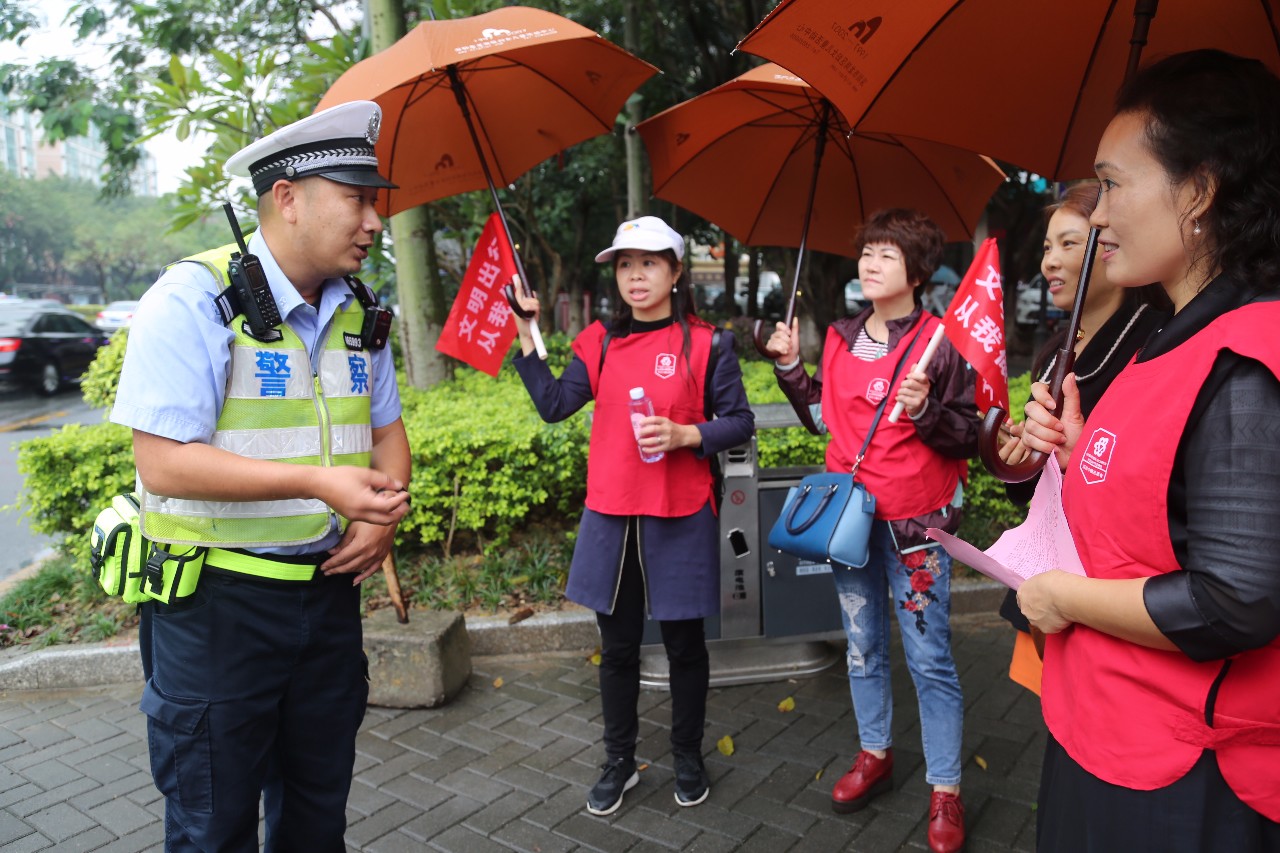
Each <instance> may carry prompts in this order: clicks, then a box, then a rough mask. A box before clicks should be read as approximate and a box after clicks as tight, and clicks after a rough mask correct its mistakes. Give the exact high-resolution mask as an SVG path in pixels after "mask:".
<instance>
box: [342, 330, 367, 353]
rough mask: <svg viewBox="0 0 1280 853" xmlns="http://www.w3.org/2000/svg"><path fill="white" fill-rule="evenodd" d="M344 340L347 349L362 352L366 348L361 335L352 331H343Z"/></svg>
mask: <svg viewBox="0 0 1280 853" xmlns="http://www.w3.org/2000/svg"><path fill="white" fill-rule="evenodd" d="M342 342H343V343H344V344H346V345H347V349H349V350H351V351H352V352H360V351H361V350H362V349H364V342H363V341H361V340H360V336H359V335H354V334H352V333H351V332H343V333H342Z"/></svg>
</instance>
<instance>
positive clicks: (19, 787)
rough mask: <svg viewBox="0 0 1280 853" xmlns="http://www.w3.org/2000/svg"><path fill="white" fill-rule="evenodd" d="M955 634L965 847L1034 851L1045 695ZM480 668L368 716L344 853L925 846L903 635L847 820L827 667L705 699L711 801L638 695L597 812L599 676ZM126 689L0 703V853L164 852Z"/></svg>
mask: <svg viewBox="0 0 1280 853" xmlns="http://www.w3.org/2000/svg"><path fill="white" fill-rule="evenodd" d="M953 630H954V633H955V652H956V659H957V662H958V664H959V666H960V670H961V682H962V687H963V689H964V695H965V707H966V717H965V733H964V762H965V763H964V774H965V775H964V782H963V790H964V797H965V804H966V807H967V811H968V826H969V845H968V847H967V848H966V849H967V850H968V851H970V853H994V851H1002V853H1003V851H1010V850H1012V851H1031V850H1032V849H1033V848H1034V823H1035V821H1034V809H1033V805H1032V804H1033V802H1034V798H1035V790H1036V786H1037V783H1038V779H1039V772H1040V756H1041V752H1042V750H1043V747H1044V725H1043V723H1042V721H1041V719H1040V714H1039V705H1038V702H1037V701H1036V699H1035V697H1034V696H1032V695H1031V694H1029V693H1027V692H1026V691H1024V690H1022V689H1021V688H1019V687H1017V686H1016V685H1014V684H1012V683H1011V682H1010V681H1009V680H1008V679H1007V677H1006V676H1005V671H1006V668H1007V664H1008V655H1009V649H1010V635H1009V632H1008V630H1007V628H1006V626H1005V625H1004V623H1003V622H1000V621H999V619H997V618H994V617H991V616H986V615H974V616H962V617H958V618H957V619H956V620H955V622H954V626H953ZM895 634H896V632H895ZM474 664H475V673H474V675H473V676H472V678H471V682H470V684H469V685H468V687H467V688H466V689H465V690H464V691H463V693H462V695H461V696H460V697H459V698H458V699H456V700H455V701H453V702H452V703H450V704H449V705H447V706H445V707H443V708H440V709H437V710H425V711H401V710H390V709H382V708H371V709H370V710H369V713H368V715H367V717H366V719H365V724H364V727H363V730H362V733H361V735H360V738H359V741H358V744H357V749H358V756H357V759H356V777H355V781H354V784H353V786H352V792H351V798H350V800H349V803H348V809H347V814H348V821H349V828H348V830H347V844H348V847H349V849H352V850H361V851H374V853H395V852H396V851H435V850H440V851H457V853H483V852H484V851H491V850H492V851H502V850H520V851H531V853H532V851H540V853H554V851H564V853H568V851H592V850H600V851H608V853H613V852H614V851H630V853H649V851H661V850H689V851H707V853H712V851H730V850H740V851H761V853H782V851H789V850H792V851H826V850H832V851H834V850H850V851H867V853H878V851H918V850H925V849H927V848H926V843H925V814H924V812H925V809H926V807H927V802H928V786H927V785H926V784H925V782H924V767H923V756H922V754H921V751H920V730H919V724H918V723H919V718H918V713H917V711H916V705H915V700H914V693H913V691H912V689H911V685H910V680H909V678H908V676H907V674H906V670H905V664H904V662H903V661H902V658H901V651H900V648H899V647H898V646H897V643H896V640H895V648H894V696H895V712H896V713H895V718H894V729H895V759H896V762H895V763H896V768H895V787H894V790H893V792H892V793H890V794H886V795H884V796H881V797H879V798H877V799H876V800H875V801H873V803H872V805H871V806H870V807H868V808H867V809H866V810H864V811H862V812H859V813H857V814H853V815H848V816H839V815H836V814H834V813H833V812H832V811H831V809H830V806H829V802H830V800H829V797H830V790H831V785H832V784H833V783H834V782H835V780H836V779H837V778H838V776H839V774H841V773H843V772H844V770H845V769H847V765H848V763H849V762H850V760H851V759H852V756H853V752H854V749H855V744H854V742H853V737H854V735H853V732H854V724H853V715H852V711H851V709H850V704H849V694H848V685H847V680H846V679H845V677H844V674H843V672H841V671H839V670H840V667H839V666H837V667H836V668H835V669H832V670H828V671H827V672H825V673H823V674H821V675H819V676H816V677H813V678H806V679H800V680H796V681H792V682H775V683H770V684H757V685H747V686H739V687H725V688H717V689H713V690H712V693H711V697H710V701H709V707H708V728H707V738H706V742H705V746H706V748H707V750H708V758H707V768H708V771H709V772H710V774H711V779H712V788H711V796H710V798H709V799H708V800H707V802H706V803H704V804H703V805H701V806H698V807H696V808H689V809H682V808H679V807H677V806H676V805H675V803H674V801H673V798H672V781H673V776H672V765H671V754H670V751H669V748H668V745H667V733H666V729H667V728H668V727H669V725H670V703H669V701H668V696H667V695H666V694H665V693H661V692H651V691H644V692H642V694H641V698H640V704H641V731H640V735H641V743H640V748H639V751H638V757H639V758H640V760H641V761H643V762H647V765H648V766H647V768H646V769H645V770H644V771H642V773H641V782H640V785H639V786H637V787H636V788H635V789H633V790H632V791H631V792H629V793H628V794H627V797H626V801H625V802H624V804H623V806H622V808H621V809H620V810H619V811H618V812H617V813H616V814H614V815H612V816H611V817H608V818H597V817H592V816H590V815H588V814H587V813H586V811H585V809H584V808H583V806H584V802H585V799H586V788H587V786H588V785H590V784H591V783H592V782H593V781H594V780H595V776H596V773H597V767H596V766H597V764H598V763H599V762H600V761H601V760H602V750H601V747H600V745H599V738H600V735H601V723H600V702H599V697H598V695H597V691H596V687H595V683H596V670H595V668H594V667H593V666H591V664H590V663H589V662H588V661H586V660H585V658H584V656H583V655H581V654H574V655H565V654H559V655H539V656H537V657H512V656H507V657H490V658H477V659H476V660H475V661H474ZM499 678H501V679H502V684H501V686H500V687H499V686H495V682H496V680H497V679H499ZM139 694H140V687H139V686H136V685H131V686H125V687H113V688H95V689H80V690H64V691H46V692H40V693H34V692H26V693H24V692H11V693H7V694H3V695H0V850H3V851H13V853H19V851H33V850H58V851H64V850H93V851H102V853H107V851H111V853H116V851H120V853H129V852H131V851H143V850H159V849H161V840H162V829H161V823H160V816H161V815H162V813H163V802H162V800H161V799H160V797H159V795H158V794H157V793H156V791H155V789H154V787H152V784H151V778H150V775H149V773H148V770H147V767H148V765H147V754H146V742H145V737H146V726H145V722H144V718H143V716H142V714H141V713H140V712H139V711H138V710H137V701H138V696H139ZM787 696H792V697H794V699H795V705H796V707H795V710H794V711H792V712H790V713H786V714H784V713H781V712H779V711H778V709H777V705H778V702H780V701H781V700H782V699H784V698H786V697H787ZM726 734H727V735H730V736H731V737H732V738H733V741H734V745H735V752H734V753H733V755H731V756H728V757H726V756H723V755H721V754H720V753H719V752H718V751H716V749H715V742H716V741H717V740H718V739H719V738H720V737H722V736H723V735H726ZM979 759H981V761H979ZM984 763H985V768H984V767H982V766H980V764H984Z"/></svg>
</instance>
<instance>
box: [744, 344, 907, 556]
mask: <svg viewBox="0 0 1280 853" xmlns="http://www.w3.org/2000/svg"><path fill="white" fill-rule="evenodd" d="M923 331H924V324H923V323H922V324H921V325H920V328H918V329H917V330H916V333H915V336H914V337H912V339H911V343H909V344H907V347H906V349H904V350H903V352H902V355H901V356H899V358H898V364H897V365H896V366H895V367H894V369H893V376H892V378H890V379H889V388H890V389H892V388H893V387H894V385H895V384H896V383H897V380H898V374H899V373H900V372H901V370H902V365H903V363H904V362H905V361H906V358H907V356H908V355H910V353H911V350H912V348H913V347H914V346H915V343H916V340H917V339H918V338H919V337H920V333H921V332H923ZM888 402H889V395H888V394H885V397H884V399H883V400H881V401H880V407H879V408H877V409H876V414H875V417H874V418H873V419H872V421H871V429H869V430H868V431H867V436H866V438H865V439H863V441H862V449H861V450H859V451H858V456H857V458H856V459H855V460H854V463H853V470H852V471H851V472H850V473H848V474H844V473H834V474H810V475H809V476H807V477H805V478H804V479H802V480H801V481H800V483H799V485H795V486H792V487H791V489H790V490H789V491H788V492H787V499H786V501H785V502H784V503H783V504H782V512H780V513H779V514H778V520H777V521H775V522H774V524H773V528H772V529H771V530H770V531H769V545H770V546H771V547H773V548H777V549H778V550H779V551H785V552H787V553H788V554H795V555H796V556H797V557H801V558H803V559H806V560H809V561H811V562H815V563H833V562H834V563H841V564H843V565H846V566H852V567H853V568H855V569H860V568H862V567H863V566H865V565H866V564H867V561H868V559H870V556H871V555H870V541H871V522H872V521H874V520H875V517H876V498H875V495H873V494H871V493H870V492H868V491H867V488H866V486H864V485H862V484H861V483H859V482H858V481H857V479H856V478H857V474H858V468H859V466H861V465H862V459H863V457H864V456H866V453H867V448H868V447H869V446H870V445H871V436H873V435H874V434H875V431H876V427H877V426H879V425H880V416H881V415H883V414H884V407H885V405H886V404H887V403H888Z"/></svg>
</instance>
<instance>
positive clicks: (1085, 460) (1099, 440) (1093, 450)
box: [1080, 429, 1116, 485]
mask: <svg viewBox="0 0 1280 853" xmlns="http://www.w3.org/2000/svg"><path fill="white" fill-rule="evenodd" d="M1115 449H1116V434H1115V433H1114V432H1110V431H1108V430H1105V429H1096V430H1094V431H1093V435H1092V436H1091V437H1090V438H1089V445H1088V447H1087V448H1086V449H1085V452H1084V455H1083V456H1082V457H1080V473H1081V474H1083V475H1084V481H1085V482H1086V483H1088V484H1089V485H1093V484H1095V483H1101V482H1102V481H1103V480H1105V479H1107V469H1108V468H1110V467H1111V454H1112V453H1113V452H1114V451H1115Z"/></svg>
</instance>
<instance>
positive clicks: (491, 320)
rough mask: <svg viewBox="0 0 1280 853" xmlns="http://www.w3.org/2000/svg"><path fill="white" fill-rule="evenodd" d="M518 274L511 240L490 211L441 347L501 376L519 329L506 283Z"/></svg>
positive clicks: (441, 338)
mask: <svg viewBox="0 0 1280 853" xmlns="http://www.w3.org/2000/svg"><path fill="white" fill-rule="evenodd" d="M515 274H516V262H515V258H514V257H512V254H511V243H510V242H509V241H508V240H507V232H506V231H505V230H504V229H503V227H502V219H501V218H500V217H499V216H498V214H496V213H491V214H489V221H488V222H486V223H485V226H484V231H483V232H482V233H481V234H480V240H479V241H478V242H477V243H476V250H475V252H474V253H473V254H472V255H471V263H470V264H469V265H468V266H467V274H466V275H464V276H463V277H462V286H461V287H459V288H458V296H457V297H456V298H455V299H454V300H453V307H452V308H451V309H449V319H447V320H445V322H444V329H442V330H441V332H440V340H438V341H436V349H438V350H440V352H442V353H445V354H446V355H451V356H453V357H454V358H456V359H460V360H462V361H465V362H466V363H467V364H469V365H471V366H472V367H474V368H475V369H476V370H483V371H484V372H485V373H487V374H489V375H490V376H497V375H498V369H499V368H501V367H502V359H503V358H504V357H505V356H506V354H507V349H508V348H510V346H511V339H512V338H514V337H515V335H516V324H515V321H514V320H512V319H511V306H510V305H508V304H507V298H506V297H505V296H504V295H503V293H502V286H503V285H504V284H506V283H507V282H509V281H511V277H512V276H514V275H515Z"/></svg>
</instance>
